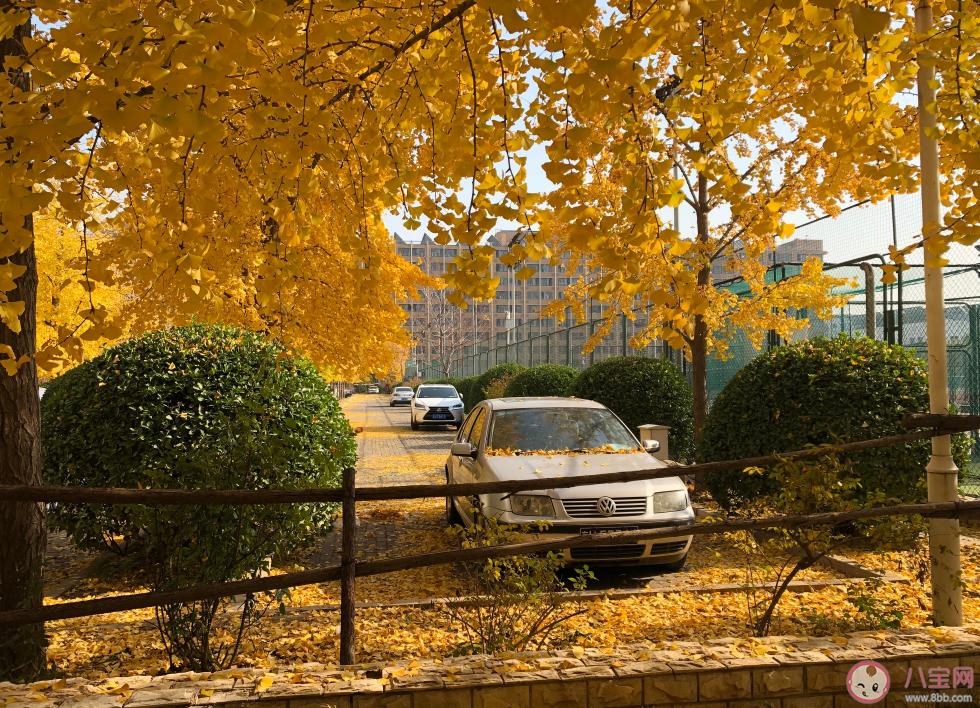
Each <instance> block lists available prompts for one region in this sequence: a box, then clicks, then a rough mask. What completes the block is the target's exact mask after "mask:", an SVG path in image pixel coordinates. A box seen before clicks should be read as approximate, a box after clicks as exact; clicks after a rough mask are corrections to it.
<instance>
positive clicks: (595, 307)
mask: <svg viewBox="0 0 980 708" xmlns="http://www.w3.org/2000/svg"><path fill="white" fill-rule="evenodd" d="M591 309H592V311H593V312H599V313H601V312H602V305H593V306H592V308H591Z"/></svg>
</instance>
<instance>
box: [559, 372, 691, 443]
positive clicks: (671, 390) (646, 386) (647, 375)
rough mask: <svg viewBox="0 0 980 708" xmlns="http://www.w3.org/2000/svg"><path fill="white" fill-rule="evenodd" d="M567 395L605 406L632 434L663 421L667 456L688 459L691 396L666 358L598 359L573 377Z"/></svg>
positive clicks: (681, 378)
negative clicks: (640, 427) (667, 446)
mask: <svg viewBox="0 0 980 708" xmlns="http://www.w3.org/2000/svg"><path fill="white" fill-rule="evenodd" d="M568 395H570V396H576V397H577V398H584V399H588V400H591V401H596V402H597V403H601V404H602V405H604V406H606V407H607V408H609V409H610V410H611V411H612V412H613V413H615V414H616V415H618V416H619V417H620V419H622V421H623V422H624V423H625V424H626V425H627V426H628V427H629V429H630V431H632V433H633V434H634V435H639V431H638V430H637V427H638V426H640V425H644V424H648V423H654V424H657V425H667V426H669V427H670V431H669V433H668V436H669V437H668V440H669V451H670V456H671V458H673V459H675V460H690V459H691V458H692V457H693V453H694V395H693V393H692V391H691V386H690V384H689V383H688V382H687V379H686V378H684V375H683V374H682V373H681V371H680V369H678V368H677V366H676V365H674V364H673V363H671V362H669V361H667V360H665V359H649V358H646V357H639V356H617V357H612V358H610V359H606V360H604V361H600V362H598V363H596V364H593V365H592V366H590V367H589V368H587V369H586V370H585V371H583V372H582V373H581V374H579V375H578V378H576V379H575V382H574V383H573V384H572V385H571V387H570V388H569V390H568Z"/></svg>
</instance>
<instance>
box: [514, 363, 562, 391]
mask: <svg viewBox="0 0 980 708" xmlns="http://www.w3.org/2000/svg"><path fill="white" fill-rule="evenodd" d="M577 376H578V372H577V371H576V370H575V369H573V368H571V367H570V366H562V365H560V364H541V365H539V366H532V367H531V368H530V369H525V370H524V371H522V372H520V373H519V374H517V376H515V377H514V379H513V380H512V381H511V382H510V383H509V384H508V385H507V388H506V389H505V390H504V395H505V396H507V397H514V398H520V397H521V396H564V395H565V394H566V393H567V392H568V387H569V386H571V385H572V382H574V381H575V378H576V377H577Z"/></svg>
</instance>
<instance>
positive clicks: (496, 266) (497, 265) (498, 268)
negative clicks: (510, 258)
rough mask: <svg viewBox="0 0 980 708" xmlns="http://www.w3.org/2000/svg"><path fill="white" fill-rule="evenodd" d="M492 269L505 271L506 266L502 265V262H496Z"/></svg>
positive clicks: (499, 271)
mask: <svg viewBox="0 0 980 708" xmlns="http://www.w3.org/2000/svg"><path fill="white" fill-rule="evenodd" d="M493 269H494V270H495V271H497V272H498V273H506V272H507V266H505V265H504V264H503V263H497V264H496V265H495V266H494V268H493Z"/></svg>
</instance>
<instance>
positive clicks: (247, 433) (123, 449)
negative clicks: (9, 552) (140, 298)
mask: <svg viewBox="0 0 980 708" xmlns="http://www.w3.org/2000/svg"><path fill="white" fill-rule="evenodd" d="M283 352H284V350H283V348H282V347H281V346H280V345H278V344H277V343H275V342H273V341H270V340H267V339H265V338H264V337H262V336H261V335H259V334H257V333H253V332H245V331H242V330H239V329H236V328H233V327H224V326H220V325H204V324H195V325H192V326H189V327H181V328H177V329H170V330H166V331H162V332H155V333H153V334H148V335H145V336H143V337H140V338H138V339H135V340H132V341H129V342H126V343H124V344H120V345H117V346H115V347H112V348H111V349H108V350H106V351H105V352H103V353H102V354H101V355H100V356H98V357H96V358H95V359H93V360H92V361H90V362H87V363H84V364H82V365H80V366H78V367H76V368H74V369H72V370H70V371H68V372H66V373H64V374H62V375H61V376H60V377H58V378H57V379H55V380H54V381H53V382H52V383H51V384H50V386H49V387H48V389H47V391H46V393H45V396H44V399H43V401H42V406H41V446H42V455H43V467H42V472H43V476H44V482H45V484H54V485H66V486H77V487H125V488H131V489H135V488H137V487H142V488H144V489H145V488H170V489H209V488H211V489H214V488H218V489H267V488H300V487H311V488H320V487H336V486H340V478H341V473H342V470H343V469H344V468H345V467H348V466H352V465H353V464H354V463H355V461H356V459H357V444H356V442H355V440H354V437H353V431H352V429H351V427H350V424H349V423H348V422H347V419H346V418H345V417H344V415H343V413H342V412H341V410H340V406H339V405H338V403H337V401H336V399H335V398H334V396H333V393H332V392H331V391H330V388H329V386H328V385H327V383H326V381H324V379H323V378H322V377H321V376H320V374H319V373H318V372H317V369H316V367H315V366H314V365H313V364H312V363H310V362H308V361H305V360H297V359H292V358H289V357H285V358H280V354H281V353H283ZM330 511H331V507H330V505H326V504H291V505H281V506H268V505H266V506H261V505H256V506H244V507H241V508H240V510H239V511H238V512H236V511H235V508H234V507H221V506H201V507H180V506H164V507H153V506H138V505H124V506H108V505H99V504H87V505H77V504H59V505H57V506H56V507H55V508H54V509H53V511H52V512H50V514H49V517H48V518H49V519H50V520H51V521H52V523H53V524H54V525H55V526H56V527H58V528H61V529H64V530H65V531H67V532H68V533H69V534H70V535H71V536H72V538H73V540H74V542H75V543H76V544H78V545H79V546H80V547H82V548H106V547H107V548H109V549H110V550H114V551H116V552H120V553H123V552H125V551H126V550H127V549H130V548H132V547H134V546H135V545H139V544H143V545H146V544H147V543H149V542H151V541H148V535H147V534H148V529H149V527H150V526H152V525H153V524H154V523H159V522H155V521H154V520H155V519H160V518H163V519H170V520H172V521H173V522H174V523H177V522H178V521H179V522H181V523H190V524H193V525H199V524H200V525H202V526H203V527H204V528H208V527H211V528H213V529H214V532H213V535H214V536H217V537H221V538H225V537H226V536H225V534H226V533H227V535H228V536H230V535H233V531H234V529H235V528H236V526H237V525H238V524H237V523H233V521H232V519H231V518H230V517H231V516H234V515H235V514H236V513H239V514H242V515H243V516H244V519H245V520H246V521H245V522H243V525H244V526H245V527H248V528H256V529H257V528H266V527H270V526H273V527H275V528H276V529H278V531H277V533H276V534H275V536H274V538H272V539H269V540H268V541H267V543H264V544H262V547H261V548H260V549H259V548H256V549H253V550H255V552H256V553H263V554H264V555H263V556H262V557H263V558H264V557H265V556H266V555H268V554H269V553H270V552H275V553H288V552H290V551H292V550H294V549H295V548H296V547H298V546H300V545H302V544H303V543H305V542H307V541H312V540H313V537H314V534H315V532H316V531H317V529H318V528H319V527H321V526H323V525H325V524H327V523H328V514H329V513H330ZM163 525H164V526H165V525H166V524H165V523H164V524H163ZM161 528H163V526H161ZM237 541H238V542H240V541H241V539H237ZM212 542H214V541H213V540H212V541H209V543H212ZM202 545H204V544H202ZM239 555H245V553H244V551H243V550H242V551H240V552H239ZM211 560H212V563H214V561H215V560H216V559H215V558H212V559H211ZM240 562H245V561H240ZM216 565H217V564H216ZM230 572H232V575H233V576H234V573H235V572H237V569H236V570H234V571H230Z"/></svg>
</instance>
